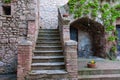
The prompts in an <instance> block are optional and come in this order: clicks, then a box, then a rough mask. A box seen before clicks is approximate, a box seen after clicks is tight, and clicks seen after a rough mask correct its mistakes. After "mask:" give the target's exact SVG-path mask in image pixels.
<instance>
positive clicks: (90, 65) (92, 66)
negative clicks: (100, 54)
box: [87, 63, 96, 68]
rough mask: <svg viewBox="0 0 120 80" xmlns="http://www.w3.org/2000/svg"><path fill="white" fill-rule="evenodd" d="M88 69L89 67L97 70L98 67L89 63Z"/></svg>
mask: <svg viewBox="0 0 120 80" xmlns="http://www.w3.org/2000/svg"><path fill="white" fill-rule="evenodd" d="M87 67H88V68H95V67H96V64H91V63H88V64H87Z"/></svg>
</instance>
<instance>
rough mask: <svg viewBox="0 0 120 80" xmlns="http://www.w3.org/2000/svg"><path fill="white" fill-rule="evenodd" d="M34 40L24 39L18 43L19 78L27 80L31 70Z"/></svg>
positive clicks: (18, 79)
mask: <svg viewBox="0 0 120 80" xmlns="http://www.w3.org/2000/svg"><path fill="white" fill-rule="evenodd" d="M31 60H32V42H30V41H27V40H23V41H21V42H20V43H19V45H18V65H17V80H25V78H26V76H27V74H28V73H29V72H30V70H31Z"/></svg>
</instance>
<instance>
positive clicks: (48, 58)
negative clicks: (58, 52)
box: [32, 56, 64, 63]
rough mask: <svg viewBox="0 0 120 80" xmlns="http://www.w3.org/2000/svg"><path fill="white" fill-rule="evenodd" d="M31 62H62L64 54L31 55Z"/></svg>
mask: <svg viewBox="0 0 120 80" xmlns="http://www.w3.org/2000/svg"><path fill="white" fill-rule="evenodd" d="M32 62H33V63H38V62H39V63H40V62H41V63H42V62H64V56H34V57H32Z"/></svg>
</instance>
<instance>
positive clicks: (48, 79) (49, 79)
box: [28, 74, 67, 80]
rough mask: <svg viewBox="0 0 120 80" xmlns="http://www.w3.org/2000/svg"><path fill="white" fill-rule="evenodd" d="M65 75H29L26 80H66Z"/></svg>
mask: <svg viewBox="0 0 120 80" xmlns="http://www.w3.org/2000/svg"><path fill="white" fill-rule="evenodd" d="M66 78H67V75H66V74H54V75H47V74H40V75H30V76H29V77H28V80H60V79H61V80H67V79H66Z"/></svg>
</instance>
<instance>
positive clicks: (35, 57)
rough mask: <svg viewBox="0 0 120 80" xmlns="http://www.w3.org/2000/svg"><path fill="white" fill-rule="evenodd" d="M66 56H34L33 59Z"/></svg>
mask: <svg viewBox="0 0 120 80" xmlns="http://www.w3.org/2000/svg"><path fill="white" fill-rule="evenodd" d="M61 58H64V56H33V57H32V59H61Z"/></svg>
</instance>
